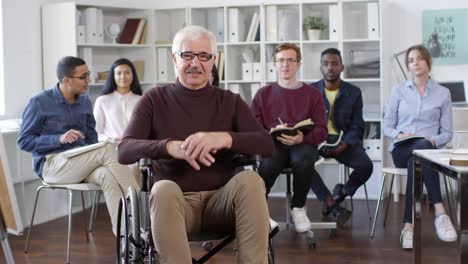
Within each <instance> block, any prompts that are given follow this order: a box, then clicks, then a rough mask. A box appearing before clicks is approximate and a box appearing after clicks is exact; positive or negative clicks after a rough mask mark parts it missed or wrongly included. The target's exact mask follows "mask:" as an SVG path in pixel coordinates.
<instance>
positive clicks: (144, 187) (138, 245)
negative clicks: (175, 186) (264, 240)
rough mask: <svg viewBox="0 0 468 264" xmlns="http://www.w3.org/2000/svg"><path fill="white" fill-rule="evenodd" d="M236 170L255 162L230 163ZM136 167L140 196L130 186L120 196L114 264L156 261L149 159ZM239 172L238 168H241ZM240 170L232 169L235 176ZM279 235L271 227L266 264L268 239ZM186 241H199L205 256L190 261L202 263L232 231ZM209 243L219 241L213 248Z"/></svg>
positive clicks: (270, 247)
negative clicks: (138, 173)
mask: <svg viewBox="0 0 468 264" xmlns="http://www.w3.org/2000/svg"><path fill="white" fill-rule="evenodd" d="M234 163H235V165H236V168H243V167H245V166H252V168H253V169H255V168H256V166H257V163H256V161H255V160H253V159H252V158H246V157H238V158H236V159H235V161H234ZM139 166H140V183H141V184H140V193H137V191H136V190H135V189H134V188H133V187H129V189H128V194H127V197H122V198H121V199H120V202H119V208H118V220H117V243H116V250H117V256H116V263H117V264H127V263H132V264H140V263H149V264H154V263H158V262H156V259H157V257H156V255H157V252H156V249H155V246H154V242H153V237H152V235H151V220H150V213H149V195H150V191H151V187H152V186H153V183H154V177H153V175H154V172H153V167H152V163H151V160H150V159H141V160H140V161H139ZM241 170H242V169H241ZM238 171H240V170H239V169H236V173H237V172H238ZM278 232H279V228H278V227H275V228H274V229H272V230H270V234H269V240H268V263H269V264H274V263H275V260H274V252H273V245H272V238H273V237H274V236H275V235H276V234H277V233H278ZM189 240H190V241H199V242H203V241H205V242H204V243H203V248H204V249H205V251H207V252H206V254H205V255H203V256H202V257H201V258H199V259H195V258H192V263H193V264H199V263H200V264H201V263H205V262H206V261H208V259H210V258H211V257H212V256H214V255H215V254H216V253H218V252H219V251H220V250H222V249H223V248H224V247H225V246H226V245H228V244H229V243H230V242H232V241H233V240H235V232H232V233H230V234H227V235H224V236H215V237H213V236H212V235H209V236H206V237H205V236H203V237H200V238H197V239H195V240H192V239H189ZM213 240H221V242H219V243H218V244H217V245H215V246H213Z"/></svg>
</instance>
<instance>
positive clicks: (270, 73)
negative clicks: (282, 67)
mask: <svg viewBox="0 0 468 264" xmlns="http://www.w3.org/2000/svg"><path fill="white" fill-rule="evenodd" d="M266 67H267V68H266V70H267V80H268V81H276V70H275V66H274V62H272V61H271V62H268V63H267V65H266Z"/></svg>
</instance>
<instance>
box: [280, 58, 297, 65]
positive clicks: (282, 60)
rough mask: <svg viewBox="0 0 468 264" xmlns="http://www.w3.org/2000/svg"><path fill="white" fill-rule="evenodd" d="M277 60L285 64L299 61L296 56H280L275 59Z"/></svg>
mask: <svg viewBox="0 0 468 264" xmlns="http://www.w3.org/2000/svg"><path fill="white" fill-rule="evenodd" d="M275 62H277V63H279V64H283V63H287V64H292V63H296V62H297V59H294V58H287V59H285V58H278V59H276V60H275Z"/></svg>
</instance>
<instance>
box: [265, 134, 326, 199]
mask: <svg viewBox="0 0 468 264" xmlns="http://www.w3.org/2000/svg"><path fill="white" fill-rule="evenodd" d="M275 144H276V150H275V153H273V156H271V157H268V158H264V159H263V160H262V162H261V163H260V168H259V170H258V172H259V174H260V176H261V177H262V178H263V180H264V181H265V186H266V189H267V194H268V193H269V192H270V189H271V187H272V186H273V184H274V183H275V181H276V178H277V177H278V175H279V174H280V173H281V172H282V171H283V170H284V169H286V168H292V170H293V186H292V187H293V196H292V198H291V208H292V207H304V205H305V202H306V199H307V193H308V192H309V187H312V190H313V191H314V193H315V194H316V195H317V197H318V198H319V199H320V200H321V201H323V200H325V197H326V196H327V195H329V194H330V191H329V190H328V189H327V187H326V186H325V184H324V183H323V181H322V178H321V177H320V175H319V174H318V173H317V171H316V170H315V161H317V160H318V158H319V154H318V150H317V148H316V147H315V146H311V145H308V144H299V145H294V146H287V145H284V144H282V143H280V142H275Z"/></svg>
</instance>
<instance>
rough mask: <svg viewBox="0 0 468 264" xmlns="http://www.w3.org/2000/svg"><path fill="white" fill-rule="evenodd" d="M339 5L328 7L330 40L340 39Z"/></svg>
mask: <svg viewBox="0 0 468 264" xmlns="http://www.w3.org/2000/svg"><path fill="white" fill-rule="evenodd" d="M338 25H339V21H338V5H330V6H329V8H328V29H329V34H330V37H329V39H330V40H335V41H336V40H338Z"/></svg>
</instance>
